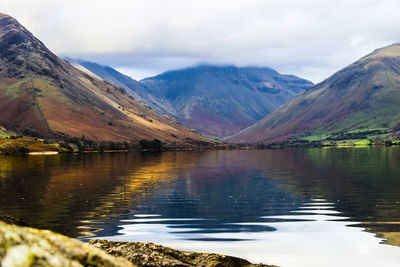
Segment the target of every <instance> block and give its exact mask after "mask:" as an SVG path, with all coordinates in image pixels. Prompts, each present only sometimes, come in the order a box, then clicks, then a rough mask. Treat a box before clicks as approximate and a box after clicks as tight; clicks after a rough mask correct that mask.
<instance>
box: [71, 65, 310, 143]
mask: <svg viewBox="0 0 400 267" xmlns="http://www.w3.org/2000/svg"><path fill="white" fill-rule="evenodd" d="M71 62H73V63H74V62H75V63H77V64H80V65H81V66H83V67H84V68H85V69H87V70H89V71H90V72H92V73H94V74H95V75H97V76H99V77H101V78H103V79H105V80H106V81H109V82H111V83H114V84H116V85H119V86H121V87H124V88H125V89H127V90H128V92H131V94H132V96H133V97H135V99H137V100H140V101H142V102H143V103H145V104H146V105H149V106H150V107H152V108H153V109H154V110H155V111H157V112H159V113H160V114H167V115H170V116H173V117H174V118H176V119H177V120H179V121H180V122H181V123H182V125H184V126H186V127H189V128H193V129H195V130H197V131H198V132H199V133H201V134H203V135H205V136H210V137H214V138H222V137H226V136H230V135H233V134H235V133H237V132H239V131H240V130H242V129H244V128H246V127H248V126H250V125H252V124H253V123H255V122H257V121H258V120H260V119H262V118H263V117H264V116H265V115H267V114H268V113H270V112H272V111H273V110H275V109H276V108H277V107H279V106H280V105H282V104H284V103H286V102H287V101H289V100H290V99H292V98H293V97H294V96H295V95H297V94H298V93H300V92H302V91H304V90H305V89H307V88H309V87H311V86H312V85H313V84H312V83H311V82H309V81H307V80H305V79H301V78H298V77H296V76H293V75H283V74H280V73H278V72H277V71H275V70H273V69H270V68H260V67H235V66H213V65H200V66H196V67H191V68H187V69H181V70H173V71H168V72H165V73H162V74H160V75H157V76H154V77H150V78H146V79H144V80H141V81H136V80H133V79H132V78H130V77H128V76H125V75H123V74H121V73H119V72H118V71H116V70H114V69H112V68H110V67H108V66H101V65H99V64H96V63H93V62H87V61H83V60H75V61H74V60H72V61H71Z"/></svg>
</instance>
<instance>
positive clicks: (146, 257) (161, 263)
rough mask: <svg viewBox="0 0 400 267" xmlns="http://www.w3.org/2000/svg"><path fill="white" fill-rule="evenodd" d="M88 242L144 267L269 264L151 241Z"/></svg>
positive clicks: (234, 266)
mask: <svg viewBox="0 0 400 267" xmlns="http://www.w3.org/2000/svg"><path fill="white" fill-rule="evenodd" d="M89 244H91V245H93V246H96V247H98V248H101V249H103V250H105V251H107V252H108V253H110V254H111V255H114V256H119V257H123V258H126V259H128V260H129V261H130V262H132V263H134V264H136V265H138V266H146V267H167V266H168V267H169V266H171V267H187V266H190V267H191V266H203V267H242V266H243V267H244V266H246V267H256V266H260V267H262V266H271V265H262V264H251V263H250V262H248V261H247V260H244V259H240V258H236V257H231V256H225V255H220V254H215V253H198V252H189V251H180V250H176V249H172V248H169V247H164V246H161V245H157V244H153V243H142V242H113V241H107V240H99V239H93V240H90V241H89Z"/></svg>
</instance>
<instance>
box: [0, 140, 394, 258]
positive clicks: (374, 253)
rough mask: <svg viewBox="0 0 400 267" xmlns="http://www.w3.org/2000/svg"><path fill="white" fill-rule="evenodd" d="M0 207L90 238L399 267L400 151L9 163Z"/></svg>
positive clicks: (0, 162) (0, 181) (86, 157)
mask: <svg viewBox="0 0 400 267" xmlns="http://www.w3.org/2000/svg"><path fill="white" fill-rule="evenodd" d="M0 209H2V210H3V211H5V212H7V213H9V214H10V215H13V216H15V217H18V218H20V219H22V220H23V221H25V222H26V223H28V224H29V225H31V226H34V227H38V228H45V229H51V230H54V231H57V232H60V233H63V234H66V235H69V236H72V237H78V238H80V239H82V240H87V239H91V238H105V239H110V240H124V241H148V242H155V243H160V244H163V245H167V246H171V247H174V248H178V249H185V250H192V251H203V252H218V253H224V254H229V255H234V256H238V257H242V258H245V259H248V260H250V261H252V262H255V263H258V262H262V263H265V264H276V265H280V266H400V247H399V246H400V149H399V148H397V147H377V148H373V147H371V148H315V149H276V150H234V151H201V152H200V151H181V152H161V153H136V154H134V153H103V154H101V153H93V154H64V155H51V156H0Z"/></svg>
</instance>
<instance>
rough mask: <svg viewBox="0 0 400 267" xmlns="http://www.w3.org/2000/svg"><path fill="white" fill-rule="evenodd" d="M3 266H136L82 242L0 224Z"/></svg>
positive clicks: (43, 231) (26, 228) (42, 231)
mask: <svg viewBox="0 0 400 267" xmlns="http://www.w3.org/2000/svg"><path fill="white" fill-rule="evenodd" d="M0 266H2V267H11V266H54V267H56V266H60V267H61V266H71V267H72V266H73V267H75V266H76V267H78V266H110V267H119V266H120V267H133V266H136V265H134V264H132V263H130V262H129V261H127V260H126V259H123V258H118V257H114V256H111V255H109V254H107V253H105V252H104V251H102V250H100V249H97V248H95V247H93V246H90V245H88V244H85V243H82V242H81V241H78V240H75V239H72V238H68V237H66V236H63V235H60V234H56V233H53V232H51V231H46V230H37V229H33V228H29V227H20V226H17V225H9V224H6V223H4V222H1V221H0Z"/></svg>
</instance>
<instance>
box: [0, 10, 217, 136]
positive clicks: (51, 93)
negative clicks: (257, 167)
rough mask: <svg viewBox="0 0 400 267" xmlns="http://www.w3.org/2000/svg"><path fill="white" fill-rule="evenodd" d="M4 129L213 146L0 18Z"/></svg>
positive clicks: (0, 98) (0, 91)
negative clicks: (72, 63)
mask: <svg viewBox="0 0 400 267" xmlns="http://www.w3.org/2000/svg"><path fill="white" fill-rule="evenodd" d="M0 125H1V126H3V127H5V128H6V129H10V130H14V131H16V132H26V131H28V132H36V133H37V134H40V135H42V136H45V137H48V136H61V137H79V138H81V137H83V136H84V137H86V138H88V139H92V140H110V141H131V140H140V139H153V138H157V139H159V140H161V141H163V142H168V143H182V144H198V143H204V142H206V143H210V142H213V141H211V140H209V139H207V138H204V137H202V136H200V135H198V134H197V133H195V132H194V131H192V130H190V129H188V128H186V127H183V126H182V125H180V124H179V123H178V122H177V121H176V120H175V119H173V118H171V117H168V116H162V115H159V114H158V113H156V112H155V111H153V110H152V109H151V108H149V107H148V106H147V105H145V104H143V103H141V102H139V101H136V100H134V98H133V97H132V96H131V95H130V94H128V93H127V91H126V90H125V89H124V88H122V87H119V86H116V85H113V84H111V83H109V82H106V81H104V80H103V79H99V78H98V77H96V76H94V75H91V74H90V73H87V72H84V71H82V70H79V69H77V68H75V67H73V66H72V65H71V64H70V63H68V62H67V61H65V60H63V59H61V58H59V57H57V56H56V55H55V54H53V53H52V52H51V51H50V50H49V49H48V48H47V47H46V46H45V45H44V44H43V43H42V42H41V41H40V40H38V39H37V38H35V37H34V36H33V35H32V33H30V32H29V31H28V30H27V29H25V28H24V27H23V26H22V25H20V24H19V23H18V22H17V21H16V20H15V19H14V18H12V17H10V16H8V15H5V14H0Z"/></svg>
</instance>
